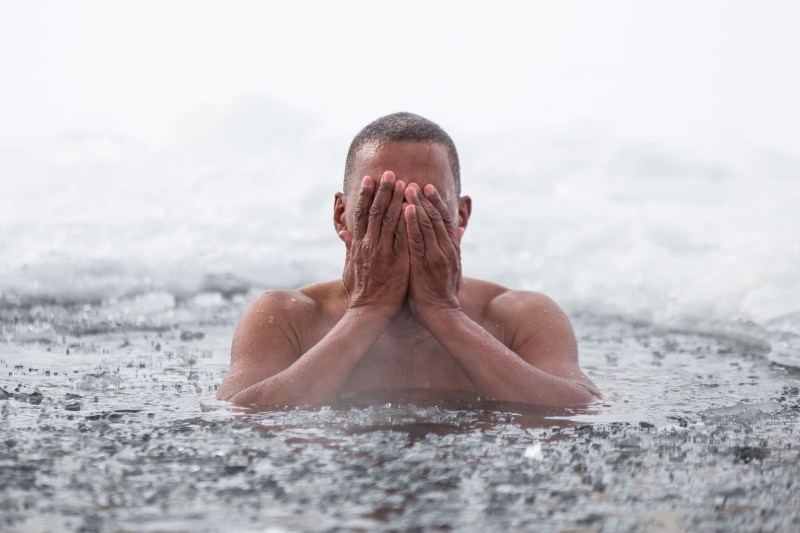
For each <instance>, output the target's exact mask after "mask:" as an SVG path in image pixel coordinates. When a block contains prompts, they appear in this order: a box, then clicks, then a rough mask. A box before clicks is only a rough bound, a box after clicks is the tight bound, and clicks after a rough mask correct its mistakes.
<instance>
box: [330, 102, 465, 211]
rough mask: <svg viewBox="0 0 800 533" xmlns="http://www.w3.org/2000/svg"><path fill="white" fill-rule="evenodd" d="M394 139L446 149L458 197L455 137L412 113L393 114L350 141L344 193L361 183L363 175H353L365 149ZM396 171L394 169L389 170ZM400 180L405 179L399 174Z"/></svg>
mask: <svg viewBox="0 0 800 533" xmlns="http://www.w3.org/2000/svg"><path fill="white" fill-rule="evenodd" d="M391 142H418V143H434V144H439V145H441V146H442V147H444V148H445V150H446V152H447V159H448V162H449V164H450V172H451V173H452V175H453V180H454V183H453V184H454V186H455V193H456V196H459V195H461V170H460V168H459V164H458V152H457V151H456V145H455V144H454V143H453V140H452V139H451V138H450V136H449V135H448V134H447V132H445V131H444V130H443V129H442V128H440V127H439V125H438V124H436V123H434V122H431V121H430V120H428V119H426V118H423V117H421V116H419V115H415V114H413V113H394V114H391V115H386V116H385V117H381V118H379V119H377V120H374V121H373V122H371V123H369V124H367V125H366V126H365V127H364V129H362V130H361V131H360V132H358V135H356V136H355V138H353V142H352V143H350V149H349V150H348V151H347V161H346V162H345V166H344V192H345V193H347V192H348V189H349V186H350V184H351V183H353V182H355V183H359V182H360V181H361V178H363V177H364V176H358V175H354V173H356V172H357V171H358V169H357V159H358V156H359V153H360V152H361V151H362V149H363V148H365V147H366V148H367V149H370V148H372V149H374V148H375V147H378V146H380V145H382V144H386V143H391ZM390 170H394V169H390ZM398 177H399V178H400V179H405V178H403V177H402V176H398Z"/></svg>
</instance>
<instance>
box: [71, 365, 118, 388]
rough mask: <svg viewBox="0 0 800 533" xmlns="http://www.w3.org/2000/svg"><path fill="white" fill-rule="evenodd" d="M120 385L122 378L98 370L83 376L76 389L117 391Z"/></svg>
mask: <svg viewBox="0 0 800 533" xmlns="http://www.w3.org/2000/svg"><path fill="white" fill-rule="evenodd" d="M121 384H122V377H121V376H120V375H119V373H116V372H111V371H109V370H100V371H96V372H92V373H90V374H85V375H84V376H83V378H82V379H81V383H80V385H78V387H79V388H80V389H83V390H106V389H109V388H115V389H118V388H119V387H120V385H121Z"/></svg>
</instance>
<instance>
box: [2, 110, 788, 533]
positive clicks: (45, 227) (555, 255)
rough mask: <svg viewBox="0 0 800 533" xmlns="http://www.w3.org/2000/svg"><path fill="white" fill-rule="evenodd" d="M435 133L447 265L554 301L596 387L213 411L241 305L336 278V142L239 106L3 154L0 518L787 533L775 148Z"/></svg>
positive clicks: (784, 317) (118, 526)
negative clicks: (534, 404) (451, 166)
mask: <svg viewBox="0 0 800 533" xmlns="http://www.w3.org/2000/svg"><path fill="white" fill-rule="evenodd" d="M453 133H454V135H455V136H456V142H457V143H458V145H459V147H460V151H461V154H462V159H463V165H462V166H463V169H464V171H463V172H464V174H463V183H464V192H465V193H466V194H470V195H472V196H473V200H474V205H475V212H474V216H473V218H472V220H471V223H470V226H469V228H468V231H467V234H466V237H465V241H464V268H465V273H466V274H467V275H472V276H477V277H485V278H488V279H491V280H494V281H498V282H500V283H503V284H507V285H509V286H512V287H518V288H527V289H533V290H540V291H543V292H545V293H547V294H549V295H551V296H553V297H554V298H555V299H556V300H557V301H558V302H560V303H561V304H562V305H563V306H564V307H565V308H566V309H567V311H568V312H569V313H570V315H571V316H572V318H573V320H574V324H575V328H576V332H577V335H578V338H579V344H580V349H581V358H582V359H581V361H582V366H583V368H584V369H585V370H586V372H587V374H588V375H589V376H590V377H591V378H592V379H593V380H594V382H595V383H596V384H597V385H598V386H599V387H600V388H601V389H602V390H603V391H604V394H605V398H604V400H603V401H602V402H600V403H598V404H597V405H593V406H590V407H589V408H587V409H582V410H541V409H535V408H531V407H525V406H520V405H509V404H495V403H489V402H479V403H464V402H460V401H456V400H451V401H433V400H432V399H431V398H422V397H420V396H419V395H418V394H415V393H413V392H404V393H403V394H402V395H401V397H399V398H373V399H371V400H370V401H363V402H351V403H342V404H336V405H331V406H324V407H322V408H318V409H299V410H272V411H269V410H268V411H263V412H253V411H248V410H243V409H240V408H236V407H233V406H231V405H229V404H227V403H224V402H217V401H216V400H215V399H214V393H215V390H216V388H217V387H218V386H219V383H220V382H221V380H222V377H223V375H224V372H225V371H226V369H227V364H228V357H229V353H228V348H229V343H230V339H231V336H232V332H233V328H234V326H235V324H236V321H237V319H238V317H239V315H240V314H241V312H242V311H243V309H244V307H245V305H246V304H247V302H248V301H249V300H250V299H251V298H252V297H253V296H254V295H256V294H257V293H258V292H259V290H261V289H263V288H266V287H296V286H299V285H303V284H306V283H309V282H312V281H318V280H322V279H330V278H333V277H336V276H338V275H339V273H340V269H341V263H342V259H343V250H342V248H341V243H340V242H339V241H338V239H337V238H336V236H335V235H334V234H333V232H332V231H331V230H332V227H331V221H330V208H331V205H332V199H333V192H335V191H336V190H337V189H338V188H339V181H340V173H341V170H340V169H341V166H342V163H343V156H344V151H345V149H346V146H347V143H348V142H349V138H348V135H351V134H352V132H348V133H347V134H342V133H341V132H339V131H337V130H336V128H334V127H332V126H331V125H330V124H325V123H323V122H315V121H314V120H311V119H308V117H304V116H299V115H298V116H294V115H292V114H291V113H289V114H287V113H286V112H283V111H280V112H279V111H278V110H277V109H276V108H274V107H272V106H270V105H268V103H265V102H264V101H260V100H258V99H255V100H252V99H251V100H247V101H244V102H242V103H240V104H239V105H238V106H234V107H233V108H232V109H230V110H229V112H228V113H226V114H223V116H221V117H217V120H215V121H214V122H203V120H202V117H199V118H197V120H196V121H195V122H194V127H193V128H192V129H191V131H189V132H187V133H186V135H185V136H183V137H181V141H180V142H175V143H172V144H169V143H156V142H155V141H151V142H149V143H148V142H145V141H142V140H137V139H133V138H128V137H126V136H124V135H117V134H114V135H111V134H89V133H87V134H82V135H75V136H71V137H57V138H52V139H49V140H39V141H24V142H22V141H21V142H18V143H15V144H14V143H6V144H5V145H3V146H0V176H2V180H3V181H2V191H3V194H2V196H0V243H2V246H0V388H1V389H2V390H0V426H1V427H2V430H3V431H2V433H3V437H2V440H0V481H1V482H0V487H2V488H0V494H2V499H0V502H2V503H1V504H0V505H2V507H0V527H2V528H3V529H9V530H12V531H17V530H18V531H30V530H34V531H38V530H50V529H63V530H81V529H82V530H86V531H93V530H137V531H148V530H152V531H188V530H191V531H203V530H205V531H219V530H230V529H237V530H249V529H252V530H263V528H265V527H273V528H274V530H275V531H306V530H327V531H336V530H351V529H354V528H363V529H369V530H373V529H377V530H380V529H392V528H394V529H414V528H422V529H437V528H439V529H447V528H450V529H456V530H481V529H483V530H485V529H497V528H499V527H506V528H509V529H531V528H541V529H545V530H549V529H564V528H572V529H584V530H604V529H605V530H644V529H648V530H653V529H655V530H659V529H660V530H667V531H669V530H681V529H687V528H688V529H725V530H730V529H737V530H759V529H761V530H765V529H766V530H791V529H795V528H796V527H797V525H798V524H800V513H798V511H797V508H796V504H795V499H796V498H795V493H796V487H795V485H794V483H795V481H794V480H795V479H796V478H797V474H798V464H799V462H798V455H799V454H800V447H798V441H797V427H798V420H800V417H799V416H798V413H799V412H800V404H798V402H799V401H800V398H799V397H798V394H799V393H798V385H800V383H799V381H800V376H799V375H798V373H797V372H798V371H797V367H798V366H800V359H799V358H800V349H798V348H799V346H800V345H799V341H798V339H800V273H798V270H797V269H796V268H795V267H794V266H795V265H796V264H798V263H799V262H798V259H799V257H798V255H800V243H799V242H798V240H797V235H798V234H800V232H798V231H797V230H798V229H800V224H798V218H797V214H796V208H795V206H796V205H797V203H798V200H800V180H798V179H797V178H798V176H799V175H800V164H798V162H797V161H796V160H794V159H792V158H791V157H788V156H785V155H782V154H780V153H773V152H770V151H768V150H765V149H763V148H759V147H758V146H755V145H752V144H748V143H747V142H746V141H744V140H742V139H737V138H728V139H722V140H720V141H719V142H715V143H712V144H709V145H704V146H692V147H690V148H689V147H685V146H684V147H681V146H676V145H669V144H666V143H665V144H658V143H651V144H647V143H642V142H631V141H630V140H626V139H625V138H624V137H618V136H615V135H614V134H613V133H612V132H607V131H597V130H592V129H591V128H589V129H586V128H575V129H574V130H568V131H561V132H558V131H556V132H552V131H551V132H543V131H533V130H531V131H519V130H514V131H508V132H505V133H500V134H491V135H490V134H481V135H479V134H465V135H464V136H462V137H461V138H460V137H459V136H458V135H456V132H453ZM776 363H778V364H776Z"/></svg>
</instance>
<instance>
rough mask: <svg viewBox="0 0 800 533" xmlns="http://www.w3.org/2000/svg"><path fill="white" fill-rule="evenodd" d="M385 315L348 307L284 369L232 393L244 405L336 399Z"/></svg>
mask: <svg viewBox="0 0 800 533" xmlns="http://www.w3.org/2000/svg"><path fill="white" fill-rule="evenodd" d="M387 324H388V319H386V318H383V317H382V316H380V315H379V314H376V313H372V312H370V310H369V309H366V308H361V309H354V310H349V311H347V312H346V313H345V314H344V316H343V317H342V319H341V320H340V321H339V322H338V323H337V324H336V325H335V326H334V327H333V328H332V329H331V330H330V331H329V332H328V334H327V335H325V337H323V338H322V340H320V341H319V342H318V343H317V344H316V345H314V347H312V348H311V349H310V350H308V351H307V352H306V353H305V354H303V355H302V356H301V357H300V358H299V359H298V360H297V361H295V362H294V363H293V364H292V365H291V366H289V367H288V368H286V369H285V370H283V371H281V372H278V373H277V374H275V375H273V376H270V377H269V378H267V379H264V380H262V381H259V382H258V383H255V384H253V385H251V386H249V387H247V388H246V389H244V390H242V391H240V392H238V393H237V394H235V395H234V396H233V397H232V398H231V401H233V402H234V403H238V404H246V405H253V404H255V405H276V406H295V405H316V404H321V403H325V402H330V401H333V400H335V399H336V398H337V397H338V396H339V393H340V392H341V390H342V388H343V387H344V385H345V384H346V383H347V381H348V379H349V378H350V375H351V374H352V373H353V370H355V368H356V366H357V365H358V363H359V362H360V361H361V358H362V357H363V356H364V354H365V353H366V352H367V350H369V348H370V346H372V344H373V343H374V342H375V340H376V339H377V338H378V336H380V334H381V332H382V331H383V330H384V328H385V327H386V325H387Z"/></svg>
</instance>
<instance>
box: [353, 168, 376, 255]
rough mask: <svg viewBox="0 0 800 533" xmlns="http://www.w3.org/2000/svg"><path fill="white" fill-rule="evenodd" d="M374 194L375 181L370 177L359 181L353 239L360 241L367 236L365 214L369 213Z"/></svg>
mask: <svg viewBox="0 0 800 533" xmlns="http://www.w3.org/2000/svg"><path fill="white" fill-rule="evenodd" d="M374 192H375V180H373V179H372V177H371V176H364V179H363V180H361V189H359V191H358V200H357V201H356V209H355V211H354V214H353V217H354V224H353V225H354V228H353V239H354V240H360V239H363V238H364V235H366V234H367V222H368V219H367V214H368V213H369V209H370V207H369V206H370V204H371V203H372V196H373V194H374Z"/></svg>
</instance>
